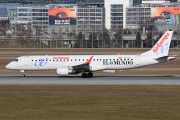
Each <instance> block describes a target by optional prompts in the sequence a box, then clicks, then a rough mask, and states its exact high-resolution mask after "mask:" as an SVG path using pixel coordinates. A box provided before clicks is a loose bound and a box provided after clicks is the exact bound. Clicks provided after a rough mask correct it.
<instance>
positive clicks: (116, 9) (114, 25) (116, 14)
mask: <svg viewBox="0 0 180 120" xmlns="http://www.w3.org/2000/svg"><path fill="white" fill-rule="evenodd" d="M123 14H124V13H123V4H114V5H111V16H110V17H111V18H110V19H111V23H110V24H111V30H112V31H117V30H118V29H119V28H123Z"/></svg>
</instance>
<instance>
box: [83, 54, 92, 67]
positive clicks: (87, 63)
mask: <svg viewBox="0 0 180 120" xmlns="http://www.w3.org/2000/svg"><path fill="white" fill-rule="evenodd" d="M92 58H93V55H92V56H91V57H90V58H89V60H88V61H87V62H85V63H84V64H86V65H89V64H90V63H91V61H92Z"/></svg>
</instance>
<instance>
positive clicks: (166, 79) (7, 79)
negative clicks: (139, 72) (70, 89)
mask: <svg viewBox="0 0 180 120" xmlns="http://www.w3.org/2000/svg"><path fill="white" fill-rule="evenodd" d="M0 85H180V76H119V75H112V76H111V75H110V76H109V75H108V76H107V75H97V76H94V77H93V78H81V76H76V75H74V76H56V75H55V76H51V75H49V76H42V75H37V76H32V75H29V76H26V77H21V76H16V75H13V76H3V75H1V76H0Z"/></svg>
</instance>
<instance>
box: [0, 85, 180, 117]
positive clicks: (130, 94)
mask: <svg viewBox="0 0 180 120" xmlns="http://www.w3.org/2000/svg"><path fill="white" fill-rule="evenodd" d="M179 99H180V87H179V86H1V87H0V101H1V102H0V106H1V107H0V111H1V112H0V118H1V119H3V120H11V119H13V120H24V119H26V120H32V119H33V120H57V119H61V120H145V119H154V120H155V119H158V120H164V119H166V120H178V119H180V114H179V107H180V101H179Z"/></svg>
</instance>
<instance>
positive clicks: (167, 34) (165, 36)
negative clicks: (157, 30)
mask: <svg viewBox="0 0 180 120" xmlns="http://www.w3.org/2000/svg"><path fill="white" fill-rule="evenodd" d="M169 35H170V34H169V33H166V34H165V35H164V37H163V38H162V39H161V41H160V42H158V43H156V45H155V47H154V48H153V52H154V53H156V52H157V51H158V50H159V48H160V47H161V46H162V44H163V43H164V42H165V41H166V40H167V39H168V37H169Z"/></svg>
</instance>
